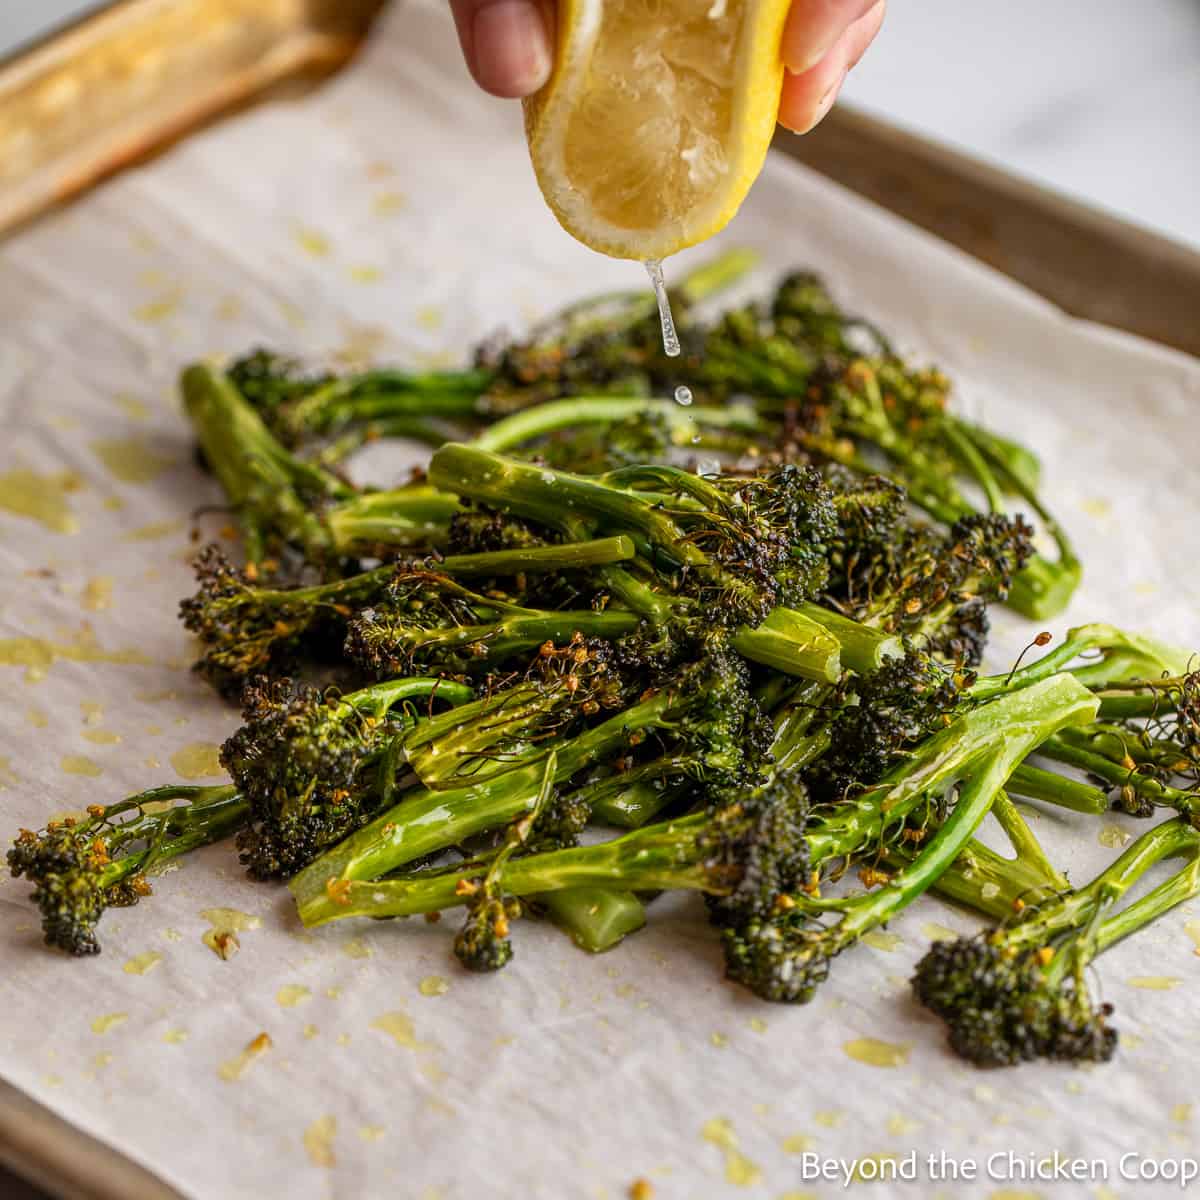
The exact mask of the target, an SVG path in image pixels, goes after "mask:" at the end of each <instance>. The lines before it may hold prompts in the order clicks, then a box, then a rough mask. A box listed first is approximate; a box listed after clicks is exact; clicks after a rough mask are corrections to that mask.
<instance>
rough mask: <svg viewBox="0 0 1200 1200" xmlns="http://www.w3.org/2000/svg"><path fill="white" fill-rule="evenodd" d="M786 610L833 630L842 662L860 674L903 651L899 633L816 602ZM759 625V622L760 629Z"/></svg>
mask: <svg viewBox="0 0 1200 1200" xmlns="http://www.w3.org/2000/svg"><path fill="white" fill-rule="evenodd" d="M776 611H778V610H776ZM785 611H787V612H788V613H795V614H797V615H798V616H801V617H807V618H808V619H809V620H810V621H813V622H814V623H815V624H817V625H818V626H820V627H821V628H822V629H824V630H825V631H826V632H827V633H830V634H832V635H833V637H834V638H836V639H837V644H838V648H839V651H840V655H841V664H842V666H843V667H848V668H849V669H850V670H851V671H857V672H858V673H859V674H860V675H869V674H870V673H871V672H872V671H877V670H879V668H880V667H882V666H883V664H884V663H885V662H886V661H887V660H888V659H889V658H899V657H900V656H901V655H902V654H903V653H904V646H903V643H902V640H901V639H900V637H898V636H896V635H892V634H886V633H881V632H880V631H879V630H878V629H872V628H871V627H870V626H869V625H864V624H862V623H860V622H858V621H852V620H851V619H850V618H849V617H844V616H842V614H841V613H837V612H833V611H832V610H831V609H828V608H822V607H821V606H820V605H819V604H795V605H793V606H792V607H791V608H790V609H787V610H785ZM768 620H770V618H769V617H768ZM763 624H766V622H764V623H763ZM762 627H763V626H762V625H760V626H759V629H761V628H762ZM747 657H749V656H747Z"/></svg>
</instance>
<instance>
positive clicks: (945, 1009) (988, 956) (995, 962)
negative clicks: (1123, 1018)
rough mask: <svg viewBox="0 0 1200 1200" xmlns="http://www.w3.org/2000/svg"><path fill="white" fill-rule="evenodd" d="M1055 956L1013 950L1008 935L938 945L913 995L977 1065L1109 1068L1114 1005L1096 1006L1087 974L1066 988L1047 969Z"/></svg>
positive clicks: (1075, 974) (1075, 975)
mask: <svg viewBox="0 0 1200 1200" xmlns="http://www.w3.org/2000/svg"><path fill="white" fill-rule="evenodd" d="M1058 953H1060V954H1068V955H1069V954H1070V950H1060V951H1059V952H1058ZM1054 955H1055V952H1054V951H1053V950H1051V949H1050V948H1049V947H1028V948H1024V949H1019V948H1018V949H1012V948H1009V947H1008V946H1007V945H1006V944H1005V938H1004V934H1003V933H993V934H984V935H981V936H979V937H975V938H958V939H956V940H954V941H945V942H935V943H934V945H933V946H932V947H931V949H930V950H929V952H928V953H927V954H926V955H925V957H924V958H923V959H922V960H921V961H920V963H919V964H918V965H917V973H916V975H915V976H914V977H913V991H914V993H915V994H916V997H917V999H918V1000H919V1001H920V1002H921V1003H922V1004H924V1005H925V1007H926V1008H928V1009H930V1010H931V1011H932V1012H934V1013H936V1014H937V1015H938V1016H939V1017H941V1018H942V1019H943V1020H945V1021H946V1023H947V1025H948V1027H949V1029H948V1033H949V1040H950V1046H951V1048H952V1049H953V1050H954V1052H955V1053H956V1054H958V1055H959V1056H960V1057H962V1058H965V1059H966V1060H967V1061H968V1062H972V1063H974V1064H975V1065H976V1066H980V1067H1005V1066H1013V1065H1015V1064H1016V1063H1020V1062H1026V1061H1029V1060H1031V1059H1035V1058H1050V1059H1062V1060H1066V1061H1072V1062H1083V1061H1087V1062H1107V1061H1108V1060H1109V1059H1110V1058H1111V1057H1112V1056H1113V1052H1114V1051H1115V1050H1116V1046H1117V1031H1116V1030H1115V1029H1114V1028H1112V1027H1111V1026H1110V1025H1109V1024H1108V1018H1109V1017H1110V1016H1111V1015H1112V1011H1113V1010H1112V1005H1110V1004H1099V1005H1097V1004H1095V1003H1094V1002H1093V1001H1092V999H1091V997H1090V996H1089V994H1088V991H1087V987H1086V983H1085V981H1084V980H1083V977H1082V971H1072V972H1071V973H1070V976H1069V982H1066V983H1064V982H1063V980H1062V978H1061V975H1062V972H1061V971H1051V970H1049V969H1048V967H1049V965H1050V964H1051V963H1052V962H1053V960H1054Z"/></svg>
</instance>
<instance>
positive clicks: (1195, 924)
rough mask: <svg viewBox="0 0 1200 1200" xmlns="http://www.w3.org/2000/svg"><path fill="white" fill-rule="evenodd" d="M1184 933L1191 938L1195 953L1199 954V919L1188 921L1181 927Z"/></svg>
mask: <svg viewBox="0 0 1200 1200" xmlns="http://www.w3.org/2000/svg"><path fill="white" fill-rule="evenodd" d="M1183 931H1184V933H1186V934H1187V935H1188V937H1190V938H1191V939H1192V943H1193V945H1195V947H1196V953H1197V954H1198V955H1200V921H1188V922H1187V923H1186V924H1185V925H1184V927H1183Z"/></svg>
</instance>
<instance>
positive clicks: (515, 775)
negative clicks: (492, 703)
mask: <svg viewBox="0 0 1200 1200" xmlns="http://www.w3.org/2000/svg"><path fill="white" fill-rule="evenodd" d="M516 690H517V689H515V688H514V689H513V691H516ZM698 699H703V697H672V696H670V695H669V694H668V693H666V692H659V693H657V694H656V695H654V696H652V697H650V698H648V699H646V700H643V701H641V702H640V703H638V704H635V705H633V706H632V707H631V708H628V709H626V710H625V711H624V712H622V713H618V714H617V715H616V716H614V717H611V718H609V720H607V721H604V722H602V723H601V724H600V725H596V726H594V727H592V728H591V729H588V730H585V731H584V732H583V733H580V734H577V735H576V736H574V737H572V738H570V739H568V740H566V741H565V742H561V743H557V744H556V745H555V746H554V747H553V749H554V750H555V752H556V755H557V761H556V764H555V772H554V782H556V783H562V782H563V781H564V780H567V779H570V778H571V776H572V775H574V774H575V773H576V772H577V771H582V770H583V769H584V768H585V767H590V766H593V765H594V764H595V763H597V762H601V761H603V760H604V759H606V758H608V757H609V756H611V755H612V754H613V753H614V752H615V751H616V750H618V749H619V748H620V747H622V746H624V745H625V744H626V741H627V738H628V735H629V733H630V731H631V730H644V729H652V728H655V727H656V726H660V725H662V726H666V725H669V724H670V722H671V720H672V719H673V717H674V716H675V715H676V713H677V710H678V709H679V708H680V706H686V705H687V704H689V703H693V702H695V701H696V700H698ZM467 711H468V710H467V709H466V708H464V709H460V710H458V713H457V714H455V715H462V714H463V713H466V712H467ZM447 715H448V714H441V716H440V718H439V717H434V718H433V719H432V720H431V721H429V722H426V723H424V725H425V727H426V728H428V727H429V726H432V725H434V724H435V723H436V722H438V721H439V720H442V719H444V718H445V717H446V716H447ZM422 732H423V730H422V729H421V728H418V731H417V736H418V738H420V736H421V734H422ZM542 784H543V756H542V752H541V751H536V752H534V753H533V754H530V755H529V756H527V757H526V758H525V759H523V760H522V761H520V762H518V763H516V764H510V765H509V767H508V769H506V770H503V771H496V772H493V773H491V774H490V775H488V776H477V777H476V778H475V779H473V780H472V782H471V783H469V784H467V785H466V786H462V787H458V788H454V789H449V790H441V789H431V788H422V789H418V790H417V791H414V792H411V793H408V794H407V795H406V796H405V797H404V798H403V799H402V800H401V801H400V803H399V804H397V805H394V806H393V807H392V808H390V809H388V810H386V811H385V812H383V813H381V814H380V815H379V816H378V817H376V818H375V819H374V820H373V821H371V822H370V823H369V824H367V825H365V826H363V828H362V829H359V830H357V831H356V832H355V833H352V834H351V835H350V836H349V837H348V838H346V839H345V840H344V841H342V842H340V843H339V844H338V845H337V846H335V847H334V848H333V849H332V850H329V851H327V852H326V853H325V854H323V855H322V856H321V857H320V858H318V859H317V860H316V861H315V862H312V863H310V864H309V865H308V866H307V867H305V868H304V870H303V871H301V872H300V873H299V874H298V875H297V876H296V877H295V878H294V879H293V880H292V881H291V883H290V884H289V885H288V886H289V887H290V888H291V890H292V894H293V895H294V896H295V898H296V905H297V908H298V909H299V912H300V917H301V920H303V921H304V923H305V924H306V925H308V924H321V923H323V922H324V921H330V920H336V919H337V918H338V917H342V916H350V915H353V914H352V913H350V912H347V911H345V905H344V897H345V895H347V894H348V893H347V892H346V888H347V886H348V885H349V883H350V882H352V881H355V880H371V879H379V878H380V876H383V875H386V874H388V873H389V872H391V871H395V870H396V869H398V868H399V867H402V866H404V865H405V864H406V863H409V862H414V861H415V860H416V859H419V858H424V857H426V856H427V855H430V854H434V853H437V852H439V851H442V850H445V849H447V848H448V847H450V846H456V845H459V844H460V843H462V842H464V841H466V840H467V839H468V838H470V837H473V836H474V835H475V834H477V833H484V832H486V831H487V830H489V829H495V828H497V827H498V826H500V825H505V824H508V823H509V822H510V821H513V820H515V819H516V818H517V817H519V816H521V815H522V813H525V812H527V811H528V810H529V809H530V808H531V807H532V805H533V804H534V803H535V802H536V800H537V797H538V794H539V791H540V789H541V787H542ZM520 861H525V860H520ZM539 890H549V889H539ZM638 890H642V889H640V888H639V889H638ZM334 897H336V899H335V898H334Z"/></svg>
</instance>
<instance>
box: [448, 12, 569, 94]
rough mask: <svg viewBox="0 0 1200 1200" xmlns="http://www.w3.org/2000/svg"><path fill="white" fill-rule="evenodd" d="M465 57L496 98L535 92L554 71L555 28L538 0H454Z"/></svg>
mask: <svg viewBox="0 0 1200 1200" xmlns="http://www.w3.org/2000/svg"><path fill="white" fill-rule="evenodd" d="M450 8H451V9H452V11H453V13H454V24H455V25H456V26H457V28H458V40H459V42H460V43H461V44H462V51H463V57H464V58H465V59H466V60H467V67H468V69H469V70H470V72H471V75H472V77H473V78H474V80H475V82H476V83H477V84H479V86H480V87H481V88H483V90H484V91H485V92H491V94H492V95H493V96H502V97H505V98H506V99H515V98H517V97H520V96H528V95H530V94H531V93H532V92H536V91H537V90H538V88H540V87H541V86H542V84H543V83H545V82H546V80H547V78H548V77H549V75H550V67H551V50H550V32H549V29H548V28H547V22H546V20H545V18H544V17H543V14H542V9H541V7H540V6H539V5H538V3H537V0H450Z"/></svg>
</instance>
